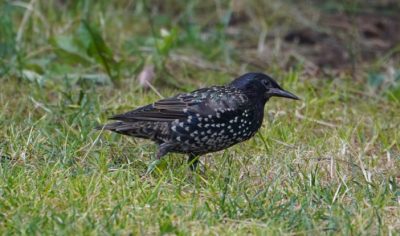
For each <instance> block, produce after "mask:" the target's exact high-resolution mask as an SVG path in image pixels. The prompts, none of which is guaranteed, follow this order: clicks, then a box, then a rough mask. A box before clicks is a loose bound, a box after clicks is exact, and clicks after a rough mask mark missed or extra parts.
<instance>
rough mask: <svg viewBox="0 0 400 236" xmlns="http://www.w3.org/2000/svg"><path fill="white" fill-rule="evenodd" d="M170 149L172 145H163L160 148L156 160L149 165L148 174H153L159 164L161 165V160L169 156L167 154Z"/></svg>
mask: <svg viewBox="0 0 400 236" xmlns="http://www.w3.org/2000/svg"><path fill="white" fill-rule="evenodd" d="M170 148H171V145H170V144H167V143H162V144H160V145H159V146H158V151H157V154H156V159H155V160H154V161H152V162H151V163H150V164H149V166H148V168H147V171H146V174H149V173H151V172H153V170H154V169H155V168H156V166H157V165H158V163H160V160H161V158H162V157H163V156H165V155H167V153H168V152H169V151H170Z"/></svg>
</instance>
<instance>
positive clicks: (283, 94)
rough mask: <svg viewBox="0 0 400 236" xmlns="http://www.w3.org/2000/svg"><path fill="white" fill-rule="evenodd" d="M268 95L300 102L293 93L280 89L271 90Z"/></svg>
mask: <svg viewBox="0 0 400 236" xmlns="http://www.w3.org/2000/svg"><path fill="white" fill-rule="evenodd" d="M268 95H269V96H275V97H283V98H290V99H294V100H300V98H299V97H297V96H296V95H294V94H293V93H290V92H288V91H285V90H283V89H279V88H270V89H269V91H268Z"/></svg>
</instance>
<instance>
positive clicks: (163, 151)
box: [156, 143, 171, 160]
mask: <svg viewBox="0 0 400 236" xmlns="http://www.w3.org/2000/svg"><path fill="white" fill-rule="evenodd" d="M170 148H171V145H170V144H168V143H162V144H160V146H158V151H157V154H156V158H157V160H160V159H161V158H162V157H163V156H165V155H167V153H168V152H169V151H170Z"/></svg>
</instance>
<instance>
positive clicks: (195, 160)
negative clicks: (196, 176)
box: [187, 154, 200, 171]
mask: <svg viewBox="0 0 400 236" xmlns="http://www.w3.org/2000/svg"><path fill="white" fill-rule="evenodd" d="M187 161H188V164H189V167H190V170H192V171H195V170H196V168H197V165H198V164H199V162H200V161H199V156H197V155H194V154H189V157H188V160H187Z"/></svg>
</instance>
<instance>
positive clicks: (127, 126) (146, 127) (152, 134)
mask: <svg viewBox="0 0 400 236" xmlns="http://www.w3.org/2000/svg"><path fill="white" fill-rule="evenodd" d="M166 127H167V126H165V125H159V124H155V123H154V122H124V121H117V122H113V123H109V124H106V125H100V126H97V127H96V129H97V130H110V131H113V132H116V133H119V134H124V135H128V136H133V137H138V138H146V139H155V138H156V136H158V134H160V133H161V132H162V131H163V129H165V128H166Z"/></svg>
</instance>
